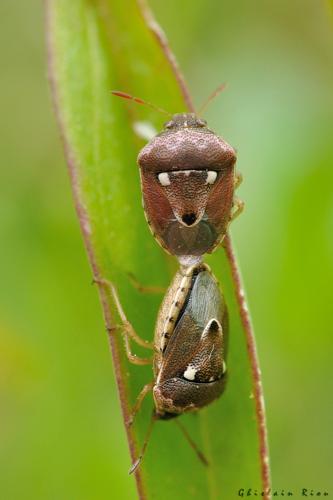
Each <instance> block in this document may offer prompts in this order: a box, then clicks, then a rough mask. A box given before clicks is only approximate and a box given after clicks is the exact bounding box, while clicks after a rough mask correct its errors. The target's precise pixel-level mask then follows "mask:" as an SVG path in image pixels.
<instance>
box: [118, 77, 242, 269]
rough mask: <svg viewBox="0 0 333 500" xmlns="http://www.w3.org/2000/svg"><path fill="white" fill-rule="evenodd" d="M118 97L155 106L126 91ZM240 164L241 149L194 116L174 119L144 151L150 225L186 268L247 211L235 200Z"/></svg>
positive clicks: (143, 183) (142, 170)
mask: <svg viewBox="0 0 333 500" xmlns="http://www.w3.org/2000/svg"><path fill="white" fill-rule="evenodd" d="M221 89H222V86H221V87H220V88H219V89H217V91H215V92H214V93H213V94H212V96H211V97H210V99H209V100H211V98H212V97H214V96H215V95H216V94H217V92H218V91H219V90H221ZM113 94H115V95H117V96H120V97H124V98H127V99H131V100H134V101H135V102H138V103H140V104H147V105H148V106H152V105H151V104H150V103H147V102H145V101H143V100H142V99H139V98H136V97H132V96H130V95H129V94H125V93H123V92H118V91H114V92H113ZM209 100H208V102H209ZM157 109H158V111H162V112H163V110H160V109H159V108H157ZM235 162H236V152H235V150H234V149H233V148H232V147H231V146H230V145H229V144H227V142H225V141H224V140H223V139H222V138H221V137H219V136H218V135H217V134H215V132H213V131H212V130H210V129H209V128H208V127H207V122H206V121H205V120H203V119H202V118H200V117H199V116H197V115H196V114H194V113H179V114H175V115H173V116H172V119H171V120H169V121H168V122H167V123H166V124H165V125H164V130H163V131H162V132H161V133H159V134H158V135H156V136H155V137H153V138H152V140H151V141H150V142H149V143H148V144H147V145H146V146H145V147H144V148H143V149H142V150H141V151H140V153H139V156H138V164H139V167H140V174H141V187H142V195H143V206H144V210H145V214H146V219H147V222H148V224H149V226H150V229H151V231H152V233H153V236H154V237H155V238H156V240H157V241H158V242H159V243H160V245H161V246H162V247H163V248H164V249H165V250H166V251H167V252H169V253H170V254H172V255H176V256H177V257H178V258H179V260H180V262H181V263H188V262H191V260H189V258H191V257H194V256H201V255H203V254H204V253H211V252H213V250H214V249H215V248H216V247H217V246H218V245H219V244H220V243H221V242H222V240H223V238H224V236H225V234H226V231H227V229H228V225H229V223H230V221H231V220H232V219H234V218H235V217H236V216H237V215H238V214H239V213H240V212H241V211H242V209H243V202H241V201H240V200H238V199H237V198H235V196H234V192H235V189H236V187H237V186H238V185H239V184H240V182H241V176H240V174H238V173H236V172H235ZM184 258H185V259H184ZM193 262H194V261H193Z"/></svg>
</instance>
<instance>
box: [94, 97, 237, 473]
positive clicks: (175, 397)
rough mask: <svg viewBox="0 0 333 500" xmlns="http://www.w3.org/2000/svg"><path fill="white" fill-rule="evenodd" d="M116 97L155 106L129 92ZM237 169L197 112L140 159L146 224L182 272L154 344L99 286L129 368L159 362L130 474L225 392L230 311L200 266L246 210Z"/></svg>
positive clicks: (175, 120)
mask: <svg viewBox="0 0 333 500" xmlns="http://www.w3.org/2000/svg"><path fill="white" fill-rule="evenodd" d="M216 93H217V92H215V93H214V94H213V96H214V95H216ZM113 94H115V95H118V96H120V97H124V98H127V99H131V100H134V101H136V102H138V103H141V104H148V105H150V104H149V103H147V102H145V101H142V100H141V99H138V98H135V97H132V96H130V95H128V94H125V93H123V92H113ZM208 102H209V100H208ZM150 106H151V105H150ZM155 109H158V108H155ZM159 111H161V110H159ZM235 162H236V153H235V150H234V149H233V148H232V147H231V146H229V145H228V144H227V143H226V142H225V141H224V140H223V139H222V138H221V137H219V136H217V135H216V134H215V133H214V132H213V131H212V130H210V129H209V128H208V127H207V123H206V121H205V120H203V119H201V118H199V117H198V116H196V115H195V114H193V113H182V114H175V115H173V117H172V119H171V120H170V121H168V122H167V123H166V124H165V126H164V130H163V131H162V132H161V133H160V134H158V135H156V136H155V137H154V138H153V139H152V140H151V141H150V142H149V143H148V144H147V145H146V146H145V147H144V148H143V149H142V150H141V152H140V153H139V156H138V164H139V167H140V174H141V186H142V195H143V205H144V210H145V214H146V218H147V222H148V224H149V226H150V228H151V231H152V233H153V235H154V237H155V238H156V240H157V241H158V242H159V243H160V245H161V246H162V247H163V248H164V249H165V250H166V251H167V252H169V253H171V254H172V255H175V256H176V257H177V258H178V260H179V262H180V264H181V268H180V270H179V271H178V273H177V274H176V276H175V278H174V280H173V281H172V283H171V285H170V287H169V289H168V291H167V293H166V295H165V297H164V300H163V302H162V305H161V308H160V311H159V313H158V317H157V322H156V329H155V337H154V342H153V343H152V344H150V343H149V342H146V341H144V340H142V339H141V338H140V337H139V336H138V335H137V334H136V332H135V330H134V329H133V327H132V325H131V324H130V323H129V321H128V320H127V318H126V316H125V313H124V311H123V310H122V307H121V304H120V301H119V298H118V296H117V293H116V290H115V288H114V287H113V285H111V284H109V283H108V282H106V281H103V280H101V281H99V282H100V283H101V284H107V285H108V286H109V288H110V291H111V293H112V296H113V298H114V301H115V304H116V306H117V309H118V312H119V315H120V318H121V320H122V323H123V332H124V341H125V349H126V353H127V357H128V359H129V361H131V362H133V363H135V364H141V365H142V364H148V363H151V362H153V371H154V380H153V382H151V383H149V384H146V385H145V386H144V388H143V389H142V391H141V392H140V394H139V396H138V398H137V402H136V404H135V406H134V407H133V411H132V415H131V419H130V422H128V423H129V424H130V423H131V422H132V421H133V418H134V416H135V414H136V412H137V411H138V410H139V408H140V406H141V403H142V401H143V399H144V397H145V396H146V394H147V393H149V392H150V391H153V398H154V404H155V410H154V413H153V417H152V420H151V425H150V427H149V431H148V434H147V438H146V440H145V442H144V445H143V448H142V452H141V454H140V456H139V458H138V460H137V461H136V462H135V463H134V464H133V466H132V469H131V472H133V471H134V470H135V469H136V467H137V466H138V465H139V463H140V460H141V458H142V456H143V453H144V451H145V448H146V446H147V443H148V439H149V436H150V432H151V429H152V426H153V423H154V422H155V421H156V420H157V419H161V420H167V419H170V418H173V417H176V416H178V415H181V414H182V413H185V412H191V411H196V410H199V409H200V408H202V407H205V406H207V405H208V404H210V403H211V402H212V401H214V400H215V399H217V398H218V397H219V396H220V395H221V394H222V392H223V390H224V387H225V382H226V364H225V357H226V343H227V333H228V324H227V310H226V306H225V303H224V299H223V296H222V293H221V291H220V289H219V286H218V284H217V282H216V279H215V278H214V276H213V275H212V273H211V271H210V269H209V267H208V266H207V265H206V264H203V263H202V262H201V260H202V255H203V254H204V253H207V252H208V253H210V252H212V251H213V250H214V249H215V248H216V247H217V246H218V245H219V243H221V241H222V240H223V238H224V236H225V234H226V231H227V228H228V225H229V223H230V221H231V220H232V219H233V218H235V217H236V216H237V215H238V214H239V213H240V212H241V210H242V208H243V203H242V202H240V201H239V200H237V199H236V198H235V196H234V191H235V189H236V187H237V186H238V184H239V183H240V181H241V176H240V175H238V174H236V173H235ZM97 281H98V280H97ZM130 339H132V340H134V341H136V342H137V343H138V344H139V345H141V346H144V347H150V348H153V349H154V351H155V354H154V357H153V359H148V358H145V359H143V358H138V357H137V356H135V355H133V354H132V352H131V349H130ZM178 425H179V427H180V428H181V430H182V431H183V432H184V434H185V436H186V437H187V439H188V440H189V442H190V444H191V446H192V447H193V448H194V449H195V451H196V452H197V454H198V456H199V458H200V459H201V460H202V461H203V462H206V460H205V459H204V457H203V455H202V454H201V453H200V452H199V450H198V449H197V448H196V446H195V444H194V443H193V441H192V440H191V438H190V437H189V436H188V435H187V433H186V431H185V430H184V429H183V428H182V426H181V425H180V424H178Z"/></svg>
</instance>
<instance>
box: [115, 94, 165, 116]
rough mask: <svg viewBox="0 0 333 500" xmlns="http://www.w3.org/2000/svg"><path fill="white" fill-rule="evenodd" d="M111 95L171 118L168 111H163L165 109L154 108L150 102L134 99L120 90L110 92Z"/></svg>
mask: <svg viewBox="0 0 333 500" xmlns="http://www.w3.org/2000/svg"><path fill="white" fill-rule="evenodd" d="M111 94H113V95H115V96H117V97H122V98H123V99H128V100H129V101H134V102H136V103H138V104H145V105H146V106H148V107H149V108H151V109H153V110H155V111H158V112H159V113H162V114H164V115H167V116H172V114H171V113H169V112H168V111H165V109H162V108H159V107H158V106H155V105H154V104H152V103H151V102H148V101H144V100H143V99H140V97H134V96H132V95H131V94H126V92H121V91H120V90H112V91H111Z"/></svg>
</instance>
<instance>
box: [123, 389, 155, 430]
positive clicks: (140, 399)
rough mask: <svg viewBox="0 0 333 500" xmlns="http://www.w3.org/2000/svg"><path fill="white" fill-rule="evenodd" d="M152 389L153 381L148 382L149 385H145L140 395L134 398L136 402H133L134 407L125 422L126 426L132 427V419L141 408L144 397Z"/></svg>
mask: <svg viewBox="0 0 333 500" xmlns="http://www.w3.org/2000/svg"><path fill="white" fill-rule="evenodd" d="M153 387H154V381H152V382H149V384H146V385H145V386H144V387H143V388H142V389H141V391H140V394H139V395H138V397H137V398H136V401H135V405H134V406H133V408H132V411H131V414H130V416H129V418H128V420H127V422H126V423H127V425H132V424H133V421H134V418H135V415H136V414H137V413H138V411H139V410H140V408H141V405H142V402H143V400H144V399H145V397H146V396H147V394H148V393H149V392H150V391H151V390H152V389H153Z"/></svg>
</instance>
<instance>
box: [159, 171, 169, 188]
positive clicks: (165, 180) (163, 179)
mask: <svg viewBox="0 0 333 500" xmlns="http://www.w3.org/2000/svg"><path fill="white" fill-rule="evenodd" d="M158 180H159V181H160V184H161V185H162V186H170V184H171V182H170V178H169V174H168V173H167V172H162V173H161V174H158Z"/></svg>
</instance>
